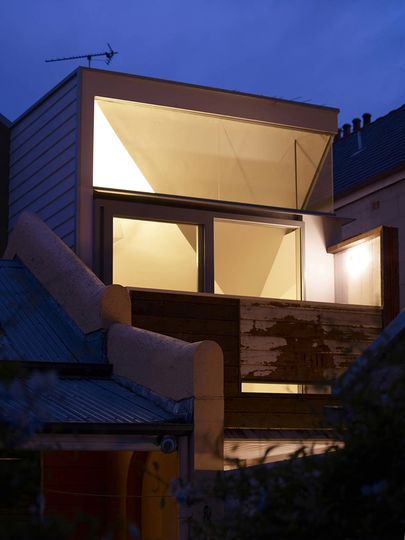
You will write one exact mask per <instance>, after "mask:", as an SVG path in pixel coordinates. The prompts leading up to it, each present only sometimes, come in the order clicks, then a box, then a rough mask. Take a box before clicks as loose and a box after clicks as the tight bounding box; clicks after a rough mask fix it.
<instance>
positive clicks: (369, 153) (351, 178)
mask: <svg viewBox="0 0 405 540" xmlns="http://www.w3.org/2000/svg"><path fill="white" fill-rule="evenodd" d="M402 165H403V166H405V105H402V107H400V108H399V109H396V110H394V111H391V112H390V113H388V114H387V115H385V116H383V117H381V118H378V119H377V120H375V121H374V122H372V123H371V124H369V125H368V126H366V127H365V128H362V129H360V130H359V131H358V132H355V133H352V134H351V135H349V136H348V137H343V138H341V139H339V140H338V141H336V142H335V143H334V145H333V176H334V186H335V195H339V194H343V193H345V192H346V191H350V190H352V189H355V188H356V187H358V186H360V185H361V184H363V183H364V182H365V181H366V180H367V179H369V178H373V177H376V176H378V175H380V174H383V173H384V172H386V171H387V172H388V171H389V170H392V169H395V167H399V166H402Z"/></svg>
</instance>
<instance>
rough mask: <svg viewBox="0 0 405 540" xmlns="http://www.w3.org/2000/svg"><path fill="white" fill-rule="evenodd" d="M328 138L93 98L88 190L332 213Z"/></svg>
mask: <svg viewBox="0 0 405 540" xmlns="http://www.w3.org/2000/svg"><path fill="white" fill-rule="evenodd" d="M329 142H330V135H328V134H325V133H318V132H310V131H305V130H300V129H292V128H287V127H280V126H275V125H272V124H269V123H264V122H258V121H250V120H242V119H238V118H233V117H229V116H220V115H214V114H209V113H202V112H194V111H189V110H183V109H176V108H173V107H166V106H161V105H150V104H145V103H138V102H132V101H124V100H118V99H110V98H108V99H107V98H102V97H97V98H96V99H95V104H94V163H93V185H94V186H96V187H103V188H110V189H118V190H119V189H122V190H132V191H140V192H149V193H157V194H170V195H177V196H186V197H198V198H203V199H210V200H221V201H232V202H239V203H248V204H258V205H268V206H273V207H284V208H294V209H305V210H325V211H331V210H332V177H331V167H330V152H329Z"/></svg>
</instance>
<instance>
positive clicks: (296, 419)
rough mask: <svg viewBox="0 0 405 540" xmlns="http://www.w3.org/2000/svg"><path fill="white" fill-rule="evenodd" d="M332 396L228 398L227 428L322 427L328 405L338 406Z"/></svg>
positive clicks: (244, 395)
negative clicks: (325, 408)
mask: <svg viewBox="0 0 405 540" xmlns="http://www.w3.org/2000/svg"><path fill="white" fill-rule="evenodd" d="M336 403H337V401H336V399H334V398H332V397H331V396H313V395H295V396H293V395H281V394H278V395H277V394H266V395H260V394H243V395H241V396H240V397H238V398H235V397H231V398H228V399H227V400H226V401H225V426H226V427H227V428H241V427H243V428H251V429H261V428H271V429H294V430H295V429H297V430H302V429H319V428H322V427H325V425H324V422H323V417H324V407H325V406H327V405H328V406H330V405H335V404H336Z"/></svg>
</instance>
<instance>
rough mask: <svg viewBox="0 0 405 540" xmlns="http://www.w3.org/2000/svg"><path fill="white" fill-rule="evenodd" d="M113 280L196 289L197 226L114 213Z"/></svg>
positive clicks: (169, 287)
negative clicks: (127, 216)
mask: <svg viewBox="0 0 405 540" xmlns="http://www.w3.org/2000/svg"><path fill="white" fill-rule="evenodd" d="M113 282H114V283H120V284H121V285H125V286H130V287H145V288H151V289H166V290H178V291H197V290H198V227H197V226H196V225H181V224H176V223H162V222H157V221H144V220H139V219H126V218H118V217H115V218H114V219H113Z"/></svg>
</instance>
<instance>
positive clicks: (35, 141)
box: [11, 103, 76, 174]
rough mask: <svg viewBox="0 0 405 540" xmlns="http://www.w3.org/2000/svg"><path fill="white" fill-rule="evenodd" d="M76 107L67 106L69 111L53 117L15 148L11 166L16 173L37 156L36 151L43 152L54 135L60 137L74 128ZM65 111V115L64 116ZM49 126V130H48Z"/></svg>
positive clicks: (50, 144) (73, 105)
mask: <svg viewBox="0 0 405 540" xmlns="http://www.w3.org/2000/svg"><path fill="white" fill-rule="evenodd" d="M75 108H76V104H75V103H73V104H72V105H71V106H70V107H69V109H70V110H69V111H64V113H63V114H61V115H60V116H58V117H57V118H55V121H54V122H52V125H49V126H45V127H43V128H41V129H40V130H38V131H37V132H36V133H35V134H34V135H33V136H32V137H31V138H30V139H29V140H28V141H27V142H26V144H24V145H23V146H20V147H19V148H17V149H16V150H15V151H14V152H13V153H12V157H13V161H12V162H11V166H12V167H13V170H14V171H15V174H17V172H18V171H20V170H22V169H24V167H25V166H26V164H27V163H30V162H31V161H32V160H33V159H35V158H36V157H37V156H38V153H39V152H41V153H44V152H45V151H46V150H47V149H49V148H50V147H51V146H52V145H53V144H54V141H55V137H58V136H59V137H60V134H62V133H69V132H70V131H74V130H75V128H76V111H75V110H72V109H75ZM65 113H66V116H65ZM48 128H49V130H48Z"/></svg>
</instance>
